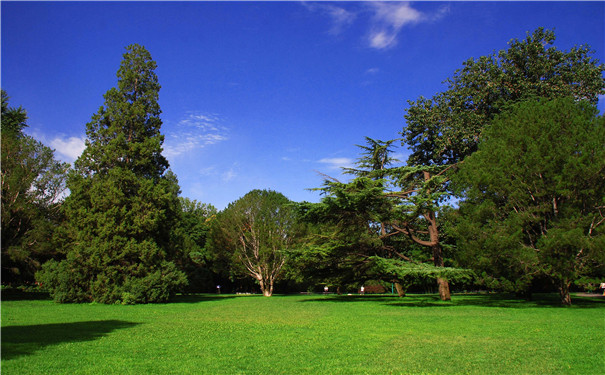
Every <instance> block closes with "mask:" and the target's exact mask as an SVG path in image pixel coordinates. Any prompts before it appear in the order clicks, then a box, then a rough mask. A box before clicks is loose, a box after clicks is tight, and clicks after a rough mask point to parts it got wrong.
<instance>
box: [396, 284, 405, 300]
mask: <svg viewBox="0 0 605 375" xmlns="http://www.w3.org/2000/svg"><path fill="white" fill-rule="evenodd" d="M395 289H397V294H398V295H399V297H405V289H403V286H402V285H401V284H400V283H395Z"/></svg>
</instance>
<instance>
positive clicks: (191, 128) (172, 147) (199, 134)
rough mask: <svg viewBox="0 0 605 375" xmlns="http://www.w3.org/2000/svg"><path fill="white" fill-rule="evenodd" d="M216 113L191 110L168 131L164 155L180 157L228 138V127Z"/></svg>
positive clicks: (169, 157)
mask: <svg viewBox="0 0 605 375" xmlns="http://www.w3.org/2000/svg"><path fill="white" fill-rule="evenodd" d="M222 122H223V120H222V119H221V118H220V117H219V116H218V115H216V114H206V113H197V112H190V113H187V114H186V116H185V118H184V119H182V120H181V121H179V123H178V124H177V126H176V128H175V129H174V130H172V131H171V132H169V133H167V135H166V141H165V143H164V152H163V153H164V156H166V157H167V158H168V159H171V158H175V157H178V156H180V155H183V154H186V153H188V152H191V151H193V150H196V149H200V148H204V147H206V146H208V145H213V144H216V143H219V142H222V141H225V140H227V139H228V136H227V133H228V129H227V128H226V127H225V126H224V125H222Z"/></svg>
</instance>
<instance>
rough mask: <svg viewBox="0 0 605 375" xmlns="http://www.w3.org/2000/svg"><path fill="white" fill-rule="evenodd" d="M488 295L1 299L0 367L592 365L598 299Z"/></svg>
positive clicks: (436, 370)
mask: <svg viewBox="0 0 605 375" xmlns="http://www.w3.org/2000/svg"><path fill="white" fill-rule="evenodd" d="M574 303H575V305H574V306H572V307H571V308H563V307H559V306H558V303H557V301H556V299H553V298H552V296H546V297H544V296H542V298H541V299H538V300H536V301H534V302H525V301H522V300H516V299H510V298H508V297H506V296H498V295H466V296H454V297H453V302H451V303H444V302H441V301H438V299H437V296H435V295H412V296H408V297H405V298H402V299H400V298H397V297H396V296H390V295H387V296H370V295H366V296H340V297H339V296H333V295H326V296H324V295H309V296H274V297H271V298H266V297H262V296H230V295H220V296H219V295H196V296H181V297H178V298H177V300H176V301H175V302H173V303H169V304H161V305H138V306H108V305H98V304H79V305H69V304H68V305H59V304H55V303H53V302H52V301H49V300H13V301H11V300H5V301H2V374H603V373H605V351H604V347H605V300H602V299H599V298H593V299H589V298H575V299H574Z"/></svg>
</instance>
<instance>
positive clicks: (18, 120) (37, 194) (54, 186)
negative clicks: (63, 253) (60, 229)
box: [1, 90, 69, 284]
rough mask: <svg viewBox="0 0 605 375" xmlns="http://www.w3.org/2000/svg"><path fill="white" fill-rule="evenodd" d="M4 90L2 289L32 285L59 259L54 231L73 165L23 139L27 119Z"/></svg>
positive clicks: (25, 137)
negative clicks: (42, 268) (37, 275)
mask: <svg viewBox="0 0 605 375" xmlns="http://www.w3.org/2000/svg"><path fill="white" fill-rule="evenodd" d="M8 99H9V98H8V95H7V94H6V92H5V91H4V90H2V114H1V119H2V120H1V123H2V124H1V134H2V136H1V139H2V146H1V149H2V161H1V163H2V283H3V284H5V283H31V282H33V281H34V274H35V272H36V271H37V270H38V269H39V268H40V264H41V263H43V262H44V261H46V260H48V259H49V258H51V257H53V256H54V254H55V249H54V248H53V234H54V227H55V226H56V225H57V224H58V223H59V222H60V220H61V212H60V203H61V199H62V197H61V195H62V194H63V192H64V190H65V178H66V174H67V170H68V168H69V165H68V164H67V163H61V162H59V161H57V160H55V158H54V152H53V150H52V149H50V148H49V147H46V146H45V145H43V144H42V143H41V142H38V141H37V140H35V139H34V138H33V137H31V136H28V135H26V134H25V133H23V130H24V129H25V128H26V127H27V123H26V120H27V114H26V112H25V110H24V109H23V108H21V107H19V108H12V107H9V106H8Z"/></svg>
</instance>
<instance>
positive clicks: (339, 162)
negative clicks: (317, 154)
mask: <svg viewBox="0 0 605 375" xmlns="http://www.w3.org/2000/svg"><path fill="white" fill-rule="evenodd" d="M318 162H319V163H322V164H326V165H327V167H328V169H329V170H337V169H340V168H351V167H352V166H353V164H354V163H355V160H353V159H351V158H323V159H320V160H318Z"/></svg>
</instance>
